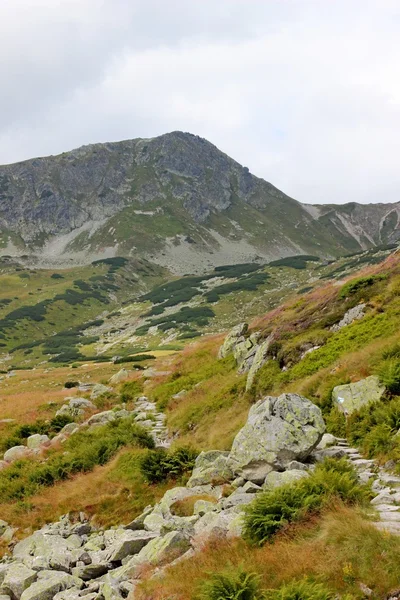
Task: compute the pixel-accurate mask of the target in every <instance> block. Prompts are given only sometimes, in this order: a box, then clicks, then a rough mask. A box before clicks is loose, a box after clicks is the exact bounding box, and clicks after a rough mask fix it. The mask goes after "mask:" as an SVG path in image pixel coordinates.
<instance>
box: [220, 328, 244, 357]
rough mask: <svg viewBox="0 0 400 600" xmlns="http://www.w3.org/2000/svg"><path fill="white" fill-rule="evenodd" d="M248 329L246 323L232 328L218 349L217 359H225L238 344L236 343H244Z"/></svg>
mask: <svg viewBox="0 0 400 600" xmlns="http://www.w3.org/2000/svg"><path fill="white" fill-rule="evenodd" d="M248 328H249V326H248V325H247V323H239V325H236V326H235V327H233V328H232V329H231V331H230V332H229V333H228V335H227V336H226V338H225V340H224V343H223V344H222V346H221V348H220V349H219V352H218V358H225V357H226V356H228V355H229V354H231V353H232V352H233V349H234V347H235V346H236V345H237V344H238V341H239V340H240V341H244V336H245V335H246V333H247V330H248Z"/></svg>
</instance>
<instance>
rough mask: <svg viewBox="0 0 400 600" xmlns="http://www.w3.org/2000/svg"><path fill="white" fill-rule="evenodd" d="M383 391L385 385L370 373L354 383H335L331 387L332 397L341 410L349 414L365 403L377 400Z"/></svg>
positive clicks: (380, 397)
mask: <svg viewBox="0 0 400 600" xmlns="http://www.w3.org/2000/svg"><path fill="white" fill-rule="evenodd" d="M384 393H385V386H384V385H381V384H380V382H379V378H378V377H376V376H375V375H371V377H367V378H366V379H361V380H360V381H357V382H356V383H347V384H345V385H337V386H336V387H335V388H333V392H332V399H333V402H334V403H335V404H336V406H337V407H338V409H339V410H340V411H341V412H343V413H344V414H345V415H349V414H351V413H352V412H354V411H355V410H359V409H360V408H361V407H362V406H365V405H366V404H371V403H372V402H378V400H381V399H382V397H383V395H384Z"/></svg>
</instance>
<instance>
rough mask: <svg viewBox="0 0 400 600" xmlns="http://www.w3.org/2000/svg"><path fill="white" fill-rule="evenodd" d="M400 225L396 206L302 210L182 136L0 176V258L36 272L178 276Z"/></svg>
mask: <svg viewBox="0 0 400 600" xmlns="http://www.w3.org/2000/svg"><path fill="white" fill-rule="evenodd" d="M399 221H400V203H396V204H372V205H360V204H355V203H350V204H346V205H343V206H337V205H327V206H313V205H303V204H301V203H299V202H297V201H296V200H294V199H292V198H290V197H288V196H286V195H285V194H284V193H283V192H281V191H279V190H278V189H277V188H275V187H274V186H273V185H271V184H270V183H268V182H266V181H264V180H263V179H260V178H257V177H255V176H253V175H251V173H249V171H248V169H247V168H246V167H242V166H241V165H239V164H238V163H237V162H235V161H234V160H232V159H231V158H229V157H228V156H227V155H226V154H224V153H223V152H221V151H219V150H218V148H216V147H215V146H214V145H213V144H211V143H210V142H208V141H206V140H204V139H202V138H199V137H198V136H194V135H191V134H189V133H182V132H173V133H169V134H165V135H162V136H159V137H156V138H153V139H136V140H128V141H123V142H117V143H107V144H95V145H90V146H84V147H82V148H79V149H77V150H73V151H71V152H66V153H63V154H61V155H59V156H54V157H53V156H51V157H46V158H36V159H32V160H28V161H24V162H22V163H17V164H13V165H6V166H3V167H0V253H1V254H10V255H17V256H18V255H19V256H20V255H24V254H26V255H31V256H32V258H31V260H32V262H36V263H38V264H50V263H51V264H57V263H65V262H69V263H73V264H86V263H88V262H90V261H91V260H93V259H95V258H102V257H106V256H115V255H118V256H142V257H144V258H147V259H149V260H151V261H153V262H157V263H159V264H161V265H163V266H166V267H168V268H169V269H170V270H172V271H174V272H177V273H185V272H196V271H205V270H206V269H209V268H210V267H214V266H217V265H221V264H227V263H235V262H236V263H238V262H246V261H253V260H258V259H264V260H265V259H273V258H278V257H281V256H288V255H293V254H305V253H308V254H310V253H311V254H316V255H318V256H323V257H331V256H336V255H339V254H344V253H349V252H354V251H358V250H360V249H366V248H369V247H372V246H375V245H379V244H381V243H388V242H393V241H396V240H397V239H399V238H400V231H399V229H400V228H399ZM34 255H35V258H33V256H34Z"/></svg>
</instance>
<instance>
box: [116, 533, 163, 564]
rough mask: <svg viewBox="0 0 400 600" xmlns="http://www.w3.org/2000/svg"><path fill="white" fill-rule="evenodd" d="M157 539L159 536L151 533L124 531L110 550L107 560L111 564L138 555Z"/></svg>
mask: <svg viewBox="0 0 400 600" xmlns="http://www.w3.org/2000/svg"><path fill="white" fill-rule="evenodd" d="M155 537H157V534H155V533H151V532H149V531H129V530H122V532H121V533H120V534H119V536H118V537H117V539H116V540H115V541H114V543H113V544H112V546H111V548H109V549H108V555H107V559H108V561H110V562H116V561H120V560H122V559H123V558H125V557H126V556H130V555H132V554H137V553H138V552H140V550H141V549H142V548H143V547H144V546H146V544H148V543H149V542H151V540H153V539H154V538H155Z"/></svg>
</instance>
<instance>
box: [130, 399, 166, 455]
mask: <svg viewBox="0 0 400 600" xmlns="http://www.w3.org/2000/svg"><path fill="white" fill-rule="evenodd" d="M138 411H139V414H138V415H137V416H136V417H135V421H136V423H138V424H140V425H142V427H145V428H146V429H149V433H150V435H151V436H152V438H153V439H154V442H155V445H156V448H169V447H170V445H171V439H170V437H169V434H168V429H167V427H166V425H165V420H166V416H165V414H164V413H161V412H157V409H156V405H155V403H154V402H150V401H149V400H148V399H147V397H146V396H141V397H140V398H138V399H137V400H136V403H135V412H138Z"/></svg>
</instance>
